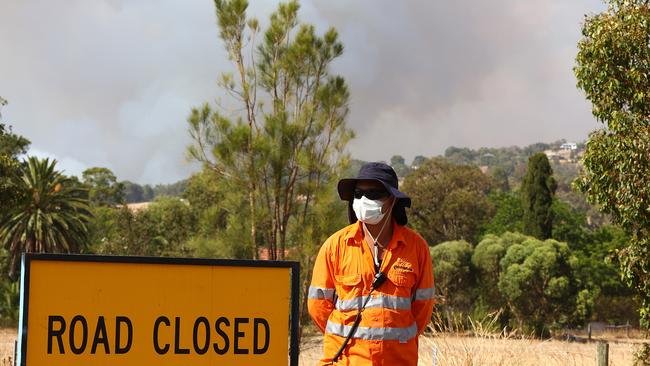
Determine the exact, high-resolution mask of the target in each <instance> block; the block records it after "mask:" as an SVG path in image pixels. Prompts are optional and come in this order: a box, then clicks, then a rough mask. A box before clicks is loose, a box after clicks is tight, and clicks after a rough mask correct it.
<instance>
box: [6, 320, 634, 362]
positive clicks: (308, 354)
mask: <svg viewBox="0 0 650 366" xmlns="http://www.w3.org/2000/svg"><path fill="white" fill-rule="evenodd" d="M15 339H16V330H15V329H0V366H9V365H12V363H11V358H12V357H13V351H14V341H15ZM320 339H321V337H320V336H310V337H307V338H306V339H305V341H304V342H303V344H302V350H301V354H300V365H305V366H311V365H314V364H315V363H316V362H317V361H318V360H319V359H320V358H321V357H322V352H321V341H320ZM609 342H610V345H609V360H610V366H623V365H625V366H629V365H631V364H632V359H633V358H632V355H633V353H634V351H635V350H636V349H637V347H638V345H639V344H640V343H641V342H642V340H641V339H620V338H619V339H610V340H609ZM434 349H435V351H434ZM434 357H435V359H436V363H435V364H436V365H438V366H479V365H480V366H501V365H503V366H506V365H508V366H533V365H534V366H539V365H543V366H594V365H595V364H596V343H568V342H562V341H556V340H549V341H540V340H532V339H513V338H502V337H496V336H495V337H489V336H481V337H463V336H458V335H451V334H446V333H438V334H437V335H434V336H427V337H421V338H420V361H419V364H420V365H426V366H430V365H434Z"/></svg>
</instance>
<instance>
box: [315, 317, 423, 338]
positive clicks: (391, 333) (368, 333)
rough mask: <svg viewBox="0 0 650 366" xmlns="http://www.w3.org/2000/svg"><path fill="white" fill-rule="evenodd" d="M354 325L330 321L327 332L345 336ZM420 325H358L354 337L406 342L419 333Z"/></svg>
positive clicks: (326, 328)
mask: <svg viewBox="0 0 650 366" xmlns="http://www.w3.org/2000/svg"><path fill="white" fill-rule="evenodd" d="M351 329H352V326H350V325H343V324H338V323H333V322H330V321H328V322H327V326H326V327H325V332H326V333H329V334H334V335H337V336H341V337H345V336H347V335H348V334H349V333H350V330H351ZM417 332H418V326H417V324H415V323H413V324H412V325H411V326H410V327H406V328H370V327H358V328H357V331H356V332H355V333H354V337H353V338H358V339H366V340H377V341H400V342H406V341H408V340H409V339H411V338H414V337H415V336H416V335H417Z"/></svg>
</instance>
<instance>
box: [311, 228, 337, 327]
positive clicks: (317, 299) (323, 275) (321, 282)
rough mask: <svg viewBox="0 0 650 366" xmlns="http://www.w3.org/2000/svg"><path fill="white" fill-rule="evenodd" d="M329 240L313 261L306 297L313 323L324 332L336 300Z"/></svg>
mask: <svg viewBox="0 0 650 366" xmlns="http://www.w3.org/2000/svg"><path fill="white" fill-rule="evenodd" d="M329 244H330V241H329V240H328V241H326V242H325V244H323V246H322V247H321V248H320V251H319V252H318V256H317V257H316V263H314V273H313V274H312V276H311V285H310V286H309V295H308V298H307V309H308V310H309V315H310V316H311V318H312V320H313V321H314V323H315V324H316V325H317V326H318V328H320V330H321V332H323V333H324V332H325V326H326V325H327V319H329V316H330V314H331V313H332V311H333V310H334V301H335V300H336V289H335V287H334V280H333V279H332V271H331V268H332V266H331V262H330V254H329V247H330V245H329Z"/></svg>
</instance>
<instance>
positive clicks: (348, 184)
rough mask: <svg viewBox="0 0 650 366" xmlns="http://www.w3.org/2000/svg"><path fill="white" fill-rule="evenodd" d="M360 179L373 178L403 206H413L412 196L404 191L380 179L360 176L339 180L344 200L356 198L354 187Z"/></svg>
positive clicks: (340, 191) (340, 194)
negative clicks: (361, 177)
mask: <svg viewBox="0 0 650 366" xmlns="http://www.w3.org/2000/svg"><path fill="white" fill-rule="evenodd" d="M360 180H373V181H375V182H379V183H381V185H383V186H384V188H385V189H386V191H388V193H390V195H391V196H393V197H395V198H397V199H398V200H400V203H401V205H402V206H403V207H411V198H410V197H409V196H407V195H406V194H405V193H404V192H402V191H400V190H398V189H396V188H394V187H392V186H390V185H388V184H386V183H384V182H382V181H381V180H379V179H359V178H344V179H341V180H339V184H338V187H337V188H338V191H339V197H340V198H341V199H342V200H344V201H352V200H353V199H354V187H356V186H357V182H358V181H360Z"/></svg>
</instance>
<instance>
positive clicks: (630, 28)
mask: <svg viewBox="0 0 650 366" xmlns="http://www.w3.org/2000/svg"><path fill="white" fill-rule="evenodd" d="M608 2H609V7H608V9H607V10H606V11H604V12H602V13H599V14H595V15H591V16H588V17H587V18H586V19H585V22H584V25H583V27H582V36H583V37H582V38H581V39H580V41H579V42H578V55H577V56H576V66H575V68H574V72H575V75H576V78H577V80H578V87H579V88H580V89H582V90H583V91H584V92H585V95H586V97H587V99H588V100H589V101H591V103H592V106H593V108H592V112H593V115H594V116H595V117H596V118H597V119H598V120H599V121H600V122H602V123H603V124H604V125H605V127H604V128H602V129H599V130H596V131H594V132H592V133H591V134H590V136H589V141H588V142H587V149H586V151H585V155H584V157H583V164H584V172H583V174H582V175H581V176H580V178H578V179H577V180H576V183H575V185H576V187H577V188H578V189H579V190H581V191H582V192H584V193H586V195H587V197H588V199H589V200H590V202H592V203H598V204H599V205H600V207H601V208H602V209H603V210H604V211H605V212H607V213H609V214H611V215H612V218H613V220H614V221H615V222H616V223H617V224H620V225H621V226H622V227H623V228H624V229H625V230H627V231H628V232H629V233H630V234H631V237H632V240H631V241H630V245H629V246H627V247H626V248H625V249H623V250H621V251H620V258H621V264H622V267H621V268H622V273H623V276H624V277H625V279H626V280H627V281H628V282H629V283H630V285H632V286H634V288H635V289H636V290H637V293H638V294H639V296H640V297H641V299H642V300H643V306H642V308H641V311H640V313H641V317H642V319H644V320H645V322H646V323H645V324H646V325H648V324H650V184H649V182H648V177H650V92H648V90H650V47H649V46H648V39H650V27H649V26H648V24H650V4H648V2H647V1H644V0H609V1H608Z"/></svg>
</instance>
